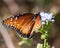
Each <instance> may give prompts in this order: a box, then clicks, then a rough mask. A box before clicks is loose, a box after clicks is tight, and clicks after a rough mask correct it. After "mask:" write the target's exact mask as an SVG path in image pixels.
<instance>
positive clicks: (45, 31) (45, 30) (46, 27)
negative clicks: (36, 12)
mask: <svg viewBox="0 0 60 48" xmlns="http://www.w3.org/2000/svg"><path fill="white" fill-rule="evenodd" d="M51 28H52V22H51V21H48V20H46V21H45V24H43V25H42V26H41V28H40V29H39V30H37V31H36V32H41V33H42V35H41V39H42V40H43V41H44V43H43V44H40V43H38V44H37V48H50V45H49V44H48V42H47V39H48V38H49V35H50V33H51V32H52V29H51ZM39 46H42V47H39Z"/></svg>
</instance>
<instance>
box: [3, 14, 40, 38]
mask: <svg viewBox="0 0 60 48" xmlns="http://www.w3.org/2000/svg"><path fill="white" fill-rule="evenodd" d="M3 24H4V25H6V26H8V27H11V28H13V29H15V30H16V32H17V34H18V35H19V36H20V35H21V36H23V37H27V38H31V37H32V35H33V33H34V31H35V30H36V29H38V28H40V26H41V16H40V14H39V13H38V14H32V13H25V14H23V15H15V16H12V17H10V18H7V19H5V20H3Z"/></svg>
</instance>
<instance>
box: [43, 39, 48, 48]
mask: <svg viewBox="0 0 60 48" xmlns="http://www.w3.org/2000/svg"><path fill="white" fill-rule="evenodd" d="M46 40H47V39H45V40H44V48H46Z"/></svg>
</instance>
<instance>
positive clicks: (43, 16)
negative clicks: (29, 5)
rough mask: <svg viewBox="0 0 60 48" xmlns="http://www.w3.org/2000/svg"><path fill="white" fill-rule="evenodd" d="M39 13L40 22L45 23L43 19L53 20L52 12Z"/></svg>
mask: <svg viewBox="0 0 60 48" xmlns="http://www.w3.org/2000/svg"><path fill="white" fill-rule="evenodd" d="M40 15H41V19H42V24H45V23H44V21H45V20H49V21H54V20H52V18H53V14H52V13H45V12H40Z"/></svg>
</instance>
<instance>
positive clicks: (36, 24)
mask: <svg viewBox="0 0 60 48" xmlns="http://www.w3.org/2000/svg"><path fill="white" fill-rule="evenodd" d="M41 25H42V24H41V16H40V15H39V14H37V15H36V19H35V24H34V26H33V29H32V31H31V33H30V36H31V35H33V33H34V31H35V30H37V29H39V28H40V27H41Z"/></svg>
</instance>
